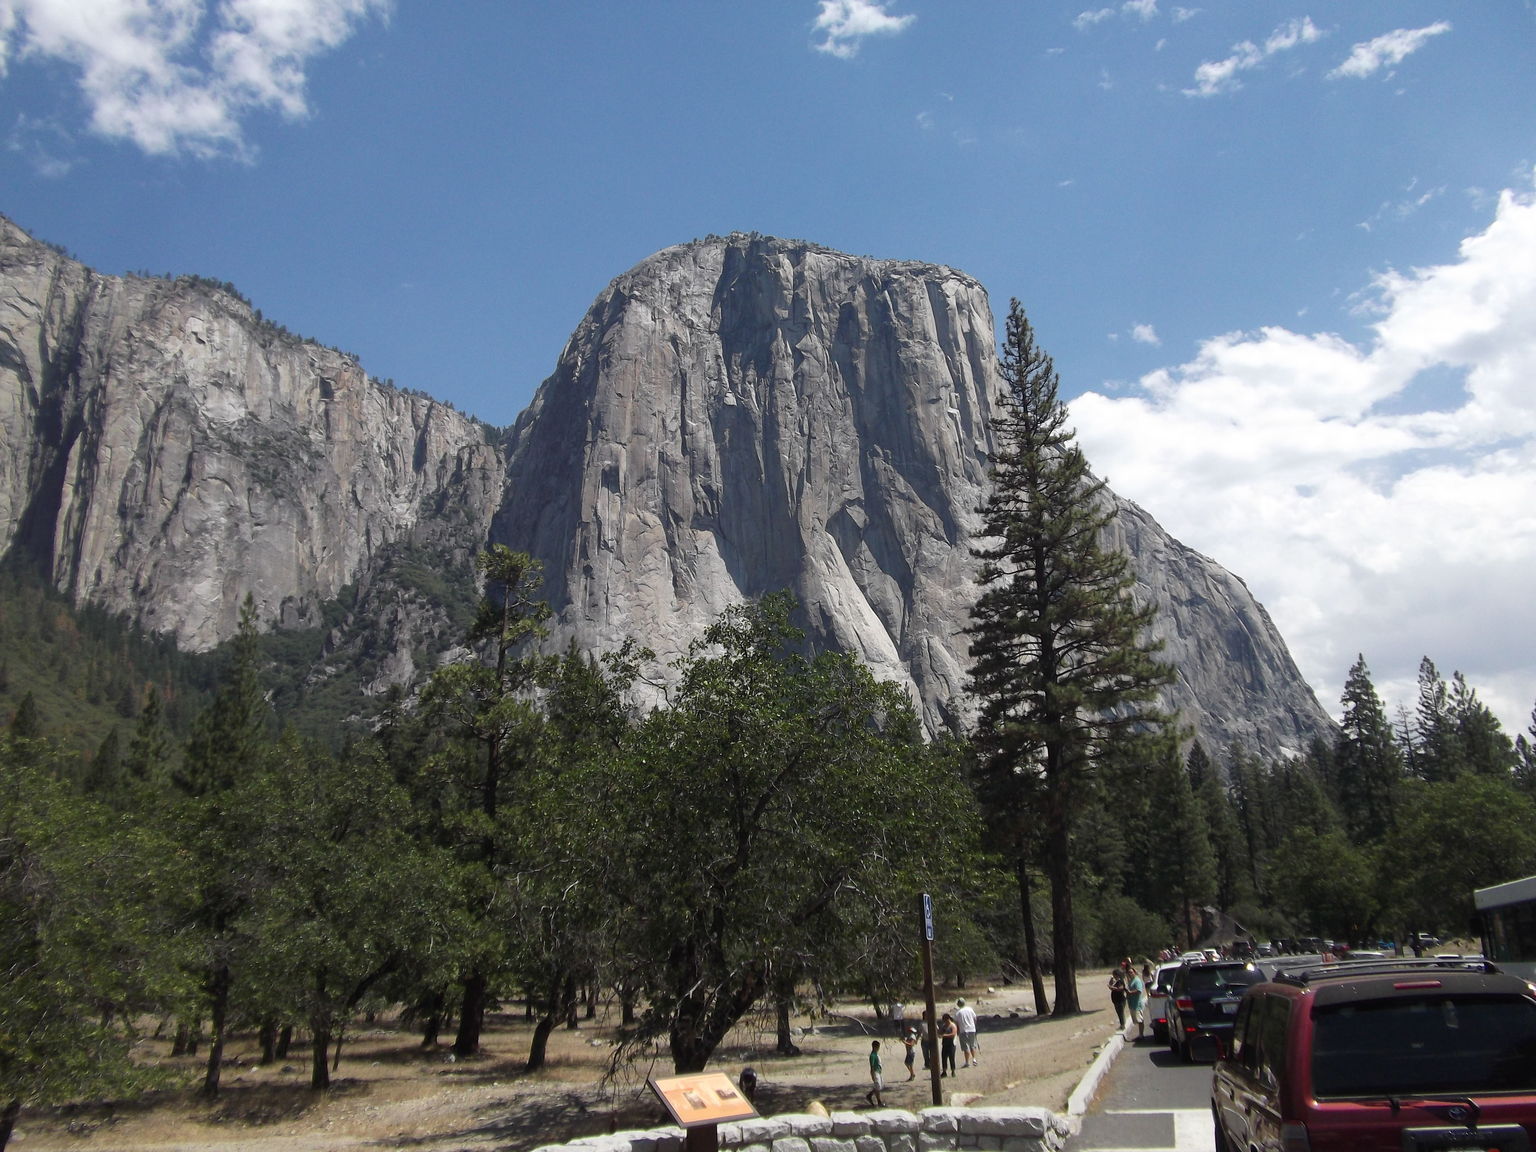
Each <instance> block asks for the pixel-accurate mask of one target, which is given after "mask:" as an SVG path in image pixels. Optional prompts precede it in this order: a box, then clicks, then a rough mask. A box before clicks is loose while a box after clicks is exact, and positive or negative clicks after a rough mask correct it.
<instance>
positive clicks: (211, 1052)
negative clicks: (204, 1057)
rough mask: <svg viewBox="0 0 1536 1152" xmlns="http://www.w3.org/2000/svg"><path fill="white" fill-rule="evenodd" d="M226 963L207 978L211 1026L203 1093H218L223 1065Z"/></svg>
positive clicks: (227, 978)
mask: <svg viewBox="0 0 1536 1152" xmlns="http://www.w3.org/2000/svg"><path fill="white" fill-rule="evenodd" d="M229 983H230V973H229V965H228V964H220V965H218V966H216V967H215V968H214V970H213V972H212V973H210V975H209V979H208V992H209V1001H210V1003H211V1006H212V1009H213V1011H212V1014H211V1015H212V1021H211V1024H212V1027H211V1029H210V1032H209V1036H208V1071H207V1073H206V1074H205V1075H204V1076H203V1095H204V1096H207V1097H210V1098H212V1097H214V1096H217V1095H218V1094H219V1076H220V1074H221V1073H222V1071H223V1065H224V1021H225V1019H226V1018H227V1017H228V1015H229Z"/></svg>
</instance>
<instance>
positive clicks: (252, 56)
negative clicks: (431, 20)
mask: <svg viewBox="0 0 1536 1152" xmlns="http://www.w3.org/2000/svg"><path fill="white" fill-rule="evenodd" d="M387 10H388V0H219V2H218V3H217V4H213V3H212V0H0V75H4V74H5V72H6V65H7V64H8V63H9V62H10V61H11V60H13V59H15V60H25V59H28V58H34V57H35V58H45V59H51V60H59V61H63V62H65V63H67V64H70V65H72V66H74V67H75V68H76V69H78V71H79V76H80V90H81V93H82V95H83V96H84V98H85V102H86V104H87V105H88V106H89V108H90V110H91V127H92V129H93V130H95V131H96V132H98V133H100V134H101V135H103V136H106V137H108V138H111V139H119V140H127V141H130V142H132V143H133V144H136V145H137V146H138V147H139V148H141V149H143V150H144V151H145V152H149V153H153V154H168V153H176V152H181V151H188V152H191V153H193V154H195V155H205V156H206V155H211V154H214V153H218V152H221V151H229V152H235V153H239V152H242V151H243V150H244V141H243V133H242V131H241V119H242V117H244V116H245V115H246V114H247V113H249V112H252V111H255V110H257V109H263V108H270V109H275V110H276V111H278V112H280V113H281V114H282V115H284V116H287V117H289V118H298V117H302V116H304V115H306V114H307V113H308V105H307V103H306V101H305V97H304V81H305V68H306V67H307V65H308V64H309V61H310V59H311V58H312V57H314V56H316V55H318V54H320V53H321V52H324V51H326V50H328V49H331V48H334V47H336V46H337V45H339V44H341V43H342V42H344V41H345V40H346V39H347V38H348V37H349V36H350V35H351V34H352V31H353V29H354V27H355V26H356V24H357V23H358V22H359V21H361V20H363V19H366V18H367V17H369V16H371V15H373V14H376V13H379V14H382V13H384V12H386V11H387Z"/></svg>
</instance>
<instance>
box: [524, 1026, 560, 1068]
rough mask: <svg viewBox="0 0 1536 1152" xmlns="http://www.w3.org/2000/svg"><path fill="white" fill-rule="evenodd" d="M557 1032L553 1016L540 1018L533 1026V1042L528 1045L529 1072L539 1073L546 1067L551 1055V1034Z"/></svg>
mask: <svg viewBox="0 0 1536 1152" xmlns="http://www.w3.org/2000/svg"><path fill="white" fill-rule="evenodd" d="M554 1030H555V1018H554V1017H553V1016H540V1017H539V1022H538V1023H537V1024H535V1025H534V1026H533V1042H532V1043H531V1044H529V1045H528V1071H529V1072H537V1071H538V1070H539V1069H540V1068H542V1067H544V1061H545V1059H546V1057H547V1056H548V1054H549V1034H550V1033H551V1032H553V1031H554Z"/></svg>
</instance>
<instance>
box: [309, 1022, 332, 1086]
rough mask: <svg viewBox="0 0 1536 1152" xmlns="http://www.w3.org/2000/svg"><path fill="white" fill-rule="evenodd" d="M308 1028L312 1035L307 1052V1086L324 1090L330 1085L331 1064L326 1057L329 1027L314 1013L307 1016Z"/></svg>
mask: <svg viewBox="0 0 1536 1152" xmlns="http://www.w3.org/2000/svg"><path fill="white" fill-rule="evenodd" d="M309 1030H310V1033H311V1035H312V1036H313V1037H314V1039H313V1041H312V1043H311V1047H310V1053H309V1086H310V1088H312V1089H313V1090H314V1091H316V1092H324V1091H326V1090H327V1089H328V1088H330V1086H331V1064H330V1061H329V1060H328V1059H326V1057H327V1056H329V1055H330V1050H331V1027H330V1025H329V1024H327V1023H325V1022H324V1021H322V1020H321V1019H320V1017H319V1016H318V1015H314V1016H311V1017H310V1018H309Z"/></svg>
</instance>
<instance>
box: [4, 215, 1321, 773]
mask: <svg viewBox="0 0 1536 1152" xmlns="http://www.w3.org/2000/svg"><path fill="white" fill-rule="evenodd" d="M995 356H996V352H995V345H994V335H993V326H992V315H991V309H990V305H989V303H988V300H987V295H986V292H985V291H984V290H983V289H982V287H981V286H980V285H979V284H978V283H977V282H976V281H974V280H972V279H971V278H969V277H967V276H965V275H963V274H962V273H959V272H956V271H954V270H952V269H948V268H944V267H939V266H935V265H928V264H918V263H911V262H901V261H885V260H871V259H865V258H860V257H852V256H847V255H844V254H841V253H837V252H833V251H830V250H828V249H825V248H820V247H817V246H815V245H811V244H804V243H798V242H792V241H780V240H772V239H767V238H763V237H759V236H746V235H733V236H730V237H726V238H717V237H711V238H708V239H706V240H701V241H696V242H694V243H691V244H684V245H680V246H678V247H675V248H669V249H667V250H665V251H663V252H660V253H658V254H657V255H655V256H653V257H651V258H650V259H648V260H646V261H644V262H642V263H641V264H640V265H638V266H637V267H636V268H634V269H632V270H631V271H630V272H628V273H626V274H625V275H623V276H621V277H619V278H618V279H616V280H615V281H614V282H613V283H612V284H611V285H610V286H609V287H608V289H607V290H605V291H604V292H603V293H602V294H601V295H600V296H599V297H598V299H597V301H596V302H595V303H594V304H593V306H592V309H591V310H590V311H589V312H588V314H587V316H586V318H585V319H584V320H583V321H582V322H581V324H580V326H579V327H578V329H577V331H576V332H575V334H574V335H573V336H572V337H571V339H570V341H569V343H568V344H567V346H566V348H565V351H564V352H563V353H562V355H561V358H560V361H559V364H558V366H557V368H556V371H555V373H554V375H552V376H551V377H550V379H549V380H548V381H546V382H545V384H544V385H543V387H542V388H541V389H540V390H539V392H538V395H537V396H536V398H535V400H534V401H533V403H532V405H531V406H530V407H529V409H528V411H527V412H525V413H524V414H523V416H522V417H521V418H520V419H519V421H518V423H517V426H516V428H515V429H514V430H513V431H512V433H511V435H510V436H509V437H507V438H506V439H505V441H504V443H499V442H496V441H497V439H498V438H497V437H496V436H495V435H492V434H491V433H490V430H488V429H487V428H486V427H485V426H483V425H481V424H479V423H478V422H476V421H474V420H472V419H470V418H468V417H465V416H462V415H460V414H459V413H457V412H455V411H453V410H452V409H451V408H449V407H447V406H446V405H442V404H438V403H436V402H434V401H432V400H430V399H427V398H425V397H422V396H420V395H417V394H409V393H404V392H400V391H397V390H395V389H393V388H387V387H384V386H382V385H380V384H378V383H377V382H376V381H373V380H371V379H370V378H368V377H367V376H366V374H365V373H364V372H363V371H362V369H361V368H360V366H359V365H358V364H357V362H356V361H355V360H354V359H353V358H352V357H349V356H347V355H345V354H343V353H340V352H337V351H335V350H333V349H329V348H324V347H321V346H319V345H316V344H313V343H310V342H307V341H301V340H298V339H296V338H294V337H292V336H290V335H288V334H287V333H285V332H282V331H281V330H279V329H275V328H273V327H272V326H271V325H268V324H264V323H262V322H261V321H260V319H259V316H258V315H257V314H256V313H254V311H253V310H252V309H251V308H250V306H249V305H248V304H246V303H245V302H244V301H243V300H240V299H239V298H238V297H237V296H234V295H232V294H231V293H229V292H227V291H224V290H222V288H221V287H220V286H217V285H211V284H210V283H208V282H206V281H201V280H196V279H189V278H183V279H180V280H175V281H167V280H154V279H141V278H135V277H128V278H119V277H109V276H101V275H98V274H96V273H93V272H91V271H90V270H88V269H86V268H84V267H83V266H82V265H80V264H78V263H77V262H75V261H72V260H69V259H67V258H66V257H64V256H63V255H61V254H60V253H58V252H57V251H56V250H54V249H52V248H49V247H48V246H46V245H42V244H39V243H37V242H35V241H33V240H31V239H30V238H29V237H27V236H26V235H25V234H24V233H22V232H21V231H20V230H19V229H16V228H15V227H14V226H13V225H11V224H10V223H9V222H8V221H4V220H3V219H0V549H4V550H5V551H6V552H8V553H10V554H12V555H17V554H21V555H25V556H26V557H28V558H29V559H31V560H32V561H33V562H35V563H37V564H38V565H39V566H40V567H41V568H43V569H44V570H45V571H46V572H47V573H48V575H49V578H50V579H51V580H52V581H53V583H54V584H55V585H56V586H58V587H59V588H61V589H63V590H65V591H67V592H69V593H70V594H71V595H72V596H73V597H74V598H75V600H76V601H77V602H84V601H93V602H97V603H101V604H104V605H106V606H108V607H110V608H112V609H115V610H122V611H126V612H128V613H130V614H131V615H132V616H134V618H136V619H137V620H139V621H140V622H142V623H144V624H145V625H147V626H149V627H152V628H155V629H157V630H161V631H169V632H174V633H175V634H176V635H177V636H178V637H179V639H180V640H181V641H182V642H183V643H184V644H186V645H189V646H192V647H207V646H209V645H212V644H214V643H217V642H218V641H220V640H223V639H226V638H228V637H229V636H230V635H231V634H232V633H233V631H234V628H235V624H236V621H237V619H238V613H239V605H240V602H241V600H243V598H244V596H245V594H246V593H247V592H250V593H252V594H253V595H254V597H255V600H256V604H257V607H258V611H259V613H260V615H261V617H262V619H263V620H264V621H265V622H267V623H270V624H272V625H274V626H280V627H298V626H305V625H309V624H313V623H315V622H316V621H318V619H319V616H320V607H321V605H322V604H323V603H325V602H327V601H329V600H331V599H332V598H334V597H336V596H337V595H338V593H340V592H341V591H342V589H344V588H351V589H353V590H354V591H355V593H356V595H355V598H354V600H353V601H351V602H352V603H353V604H354V607H353V615H354V616H356V617H359V618H361V617H365V616H366V617H367V618H368V619H367V620H362V619H357V620H352V621H351V622H350V623H349V627H350V628H351V632H350V633H345V634H344V631H345V630H338V634H337V636H336V637H335V638H334V643H333V644H332V648H333V649H334V648H344V647H345V646H346V645H347V644H348V643H349V642H359V643H360V641H357V635H358V630H359V629H361V628H365V627H366V628H371V629H372V632H371V634H370V635H371V636H372V639H370V640H369V641H368V644H369V645H371V646H372V647H373V648H374V649H375V650H376V651H375V656H376V659H373V660H372V665H373V666H374V667H375V668H376V670H375V672H374V673H372V675H374V676H375V677H376V680H375V682H372V683H371V684H369V685H366V686H365V689H366V690H368V691H378V690H380V689H381V688H382V687H384V686H386V685H387V684H388V683H409V682H411V681H412V680H413V679H414V678H417V677H419V676H420V675H421V674H422V673H423V672H424V671H426V669H425V668H423V667H420V666H419V657H420V655H421V654H422V653H423V652H429V651H434V650H438V649H440V648H441V647H442V646H443V644H444V643H446V642H451V638H449V639H448V640H445V637H447V635H448V632H449V631H451V627H450V625H449V624H448V621H447V616H446V615H445V614H444V613H442V612H441V611H439V609H440V608H441V607H442V606H441V605H434V604H433V603H432V602H431V596H430V595H429V594H428V593H427V592H423V587H425V586H427V585H430V584H431V581H422V580H416V581H415V582H414V583H413V582H412V581H410V580H407V581H405V582H404V584H402V583H401V582H399V581H395V582H391V581H389V580H388V579H386V578H385V576H386V573H387V571H388V569H389V566H390V564H391V562H392V561H391V557H394V558H395V560H399V558H400V556H401V555H402V552H401V550H402V549H407V550H408V549H417V550H418V551H416V552H412V553H411V554H410V560H411V563H414V564H417V565H418V567H417V571H420V567H419V563H420V557H421V556H422V555H430V556H431V557H432V560H431V564H432V565H435V566H436V567H437V569H438V570H440V571H442V572H444V573H467V571H468V560H469V558H471V557H472V556H473V554H474V552H475V551H476V550H478V549H480V548H483V547H484V546H485V545H486V543H487V542H491V541H494V542H500V543H506V544H508V545H510V546H512V547H514V548H518V549H522V550H526V551H529V552H532V553H533V554H534V555H536V556H538V557H540V558H541V559H542V560H543V561H544V563H545V566H546V590H547V592H548V595H549V598H550V600H551V603H552V605H553V607H554V609H555V611H556V613H557V616H556V619H555V621H554V624H555V632H554V635H553V636H552V638H551V645H552V646H560V647H563V646H564V644H565V643H566V642H567V641H569V640H570V639H573V638H574V639H575V640H576V641H577V643H578V644H580V645H582V646H583V647H587V648H593V649H599V650H601V649H606V648H610V647H613V646H616V645H617V644H619V643H621V642H622V641H623V640H624V639H625V638H626V637H630V636H633V637H634V638H635V639H637V640H639V641H640V642H642V643H645V644H648V645H649V646H651V647H652V648H653V649H654V650H656V651H657V653H658V654H659V655H660V656H662V657H663V659H666V658H670V657H674V656H676V655H679V654H680V653H682V652H683V651H684V650H686V648H687V645H688V643H689V642H690V641H691V640H692V639H694V638H695V637H697V636H698V635H699V633H700V632H701V631H702V630H703V628H704V626H705V625H706V624H707V623H709V622H710V621H711V620H712V619H714V618H715V617H716V616H717V615H718V614H719V612H720V611H721V610H722V609H724V608H725V607H727V606H729V605H731V604H734V603H738V602H740V601H742V600H744V599H747V598H749V597H754V596H757V595H760V594H762V593H764V592H767V591H772V590H776V589H780V588H788V589H790V590H791V591H793V592H794V593H795V594H796V595H797V596H798V597H799V599H800V601H801V602H802V604H803V605H804V609H805V623H806V625H807V627H808V629H809V631H810V632H811V633H812V634H813V636H814V637H815V638H816V639H817V641H818V642H821V643H832V644H836V645H838V646H839V647H842V648H845V649H847V650H850V651H853V652H856V653H858V654H859V655H860V656H861V657H863V658H864V659H865V660H866V661H867V662H868V663H869V664H870V665H871V666H872V667H873V668H874V669H875V671H876V673H877V674H878V675H880V676H882V677H886V678H889V679H894V680H898V681H900V682H902V683H904V684H905V685H907V686H908V687H909V689H910V690H911V692H912V693H913V695H914V698H915V699H916V700H917V701H919V703H920V704H921V707H922V710H923V712H924V715H925V716H926V717H927V719H928V722H929V724H930V726H932V727H934V728H938V727H942V726H944V725H946V724H948V723H951V722H954V721H955V720H957V719H960V718H962V717H963V716H964V714H965V712H966V708H965V704H964V700H963V693H962V688H963V684H964V680H965V668H966V666H967V663H968V658H967V655H966V639H965V636H964V635H963V632H962V629H963V628H964V626H965V624H966V621H967V613H968V609H969V605H970V602H971V598H972V596H973V586H972V583H971V574H972V561H971V558H970V554H969V549H968V536H969V532H970V531H971V530H972V529H973V528H974V526H975V524H976V522H977V518H976V509H977V507H978V506H979V505H980V503H981V499H982V496H983V493H984V490H985V485H986V467H987V450H988V431H987V428H988V417H989V412H990V403H991V397H992V395H993V394H994V393H995V391H996V360H995ZM1118 531H1119V532H1121V533H1122V535H1123V538H1124V542H1125V544H1126V545H1127V547H1128V548H1129V550H1130V552H1131V554H1132V556H1133V559H1134V561H1135V564H1136V567H1137V570H1138V572H1139V574H1140V587H1141V591H1142V594H1144V595H1146V596H1149V597H1150V598H1152V599H1153V600H1154V601H1155V602H1156V603H1157V604H1158V606H1159V612H1160V616H1159V622H1158V626H1157V628H1158V633H1159V635H1160V636H1162V637H1163V638H1164V639H1165V641H1166V642H1167V645H1168V648H1167V651H1168V655H1169V656H1170V657H1171V658H1173V659H1174V660H1175V661H1176V662H1177V663H1178V665H1179V669H1180V677H1179V681H1178V683H1177V684H1176V685H1175V686H1174V688H1173V689H1172V692H1171V696H1172V700H1171V702H1173V703H1175V704H1178V705H1179V706H1180V707H1181V708H1182V709H1183V710H1184V712H1185V714H1186V719H1187V720H1188V721H1189V722H1191V723H1192V724H1193V725H1194V726H1195V727H1196V728H1197V729H1198V730H1199V732H1200V734H1201V736H1202V737H1203V738H1204V739H1205V740H1206V741H1207V743H1208V744H1210V745H1211V746H1212V747H1213V748H1223V747H1225V745H1226V744H1227V743H1229V742H1231V741H1234V740H1238V741H1241V742H1243V743H1246V744H1249V745H1250V746H1252V747H1255V748H1259V749H1262V750H1264V751H1267V752H1276V751H1280V750H1297V749H1299V748H1301V747H1302V746H1303V745H1304V744H1305V741H1306V740H1307V739H1308V738H1309V737H1311V736H1313V735H1317V734H1322V733H1326V732H1327V731H1329V729H1330V722H1329V720H1328V718H1327V716H1326V714H1325V713H1324V712H1323V710H1322V709H1321V708H1320V707H1319V706H1318V705H1317V702H1316V700H1315V698H1314V697H1313V695H1312V693H1311V691H1310V690H1309V689H1308V688H1307V686H1306V684H1305V683H1304V682H1303V681H1302V679H1301V677H1300V676H1299V674H1298V673H1297V672H1296V669H1295V667H1294V665H1293V664H1292V662H1291V660H1290V657H1289V655H1288V654H1287V653H1286V651H1285V646H1284V643H1283V642H1282V641H1281V639H1280V637H1279V636H1278V634H1277V633H1276V632H1275V630H1274V628H1273V626H1272V625H1271V624H1270V622H1269V620H1268V618H1267V616H1265V614H1264V611H1263V609H1262V608H1261V607H1260V606H1259V605H1258V604H1257V603H1255V602H1254V601H1253V599H1252V597H1251V596H1249V595H1248V593H1247V589H1246V588H1245V587H1244V586H1243V585H1242V582H1241V581H1239V580H1237V579H1236V578H1235V577H1233V576H1232V575H1231V574H1230V573H1227V572H1225V571H1224V570H1223V569H1221V568H1220V567H1219V566H1218V565H1216V564H1214V563H1213V562H1211V561H1209V560H1207V559H1205V558H1204V557H1201V556H1199V555H1198V554H1196V553H1194V552H1192V551H1190V550H1189V549H1187V548H1184V547H1183V546H1182V545H1180V544H1178V543H1177V542H1176V541H1174V540H1172V539H1170V538H1169V537H1168V536H1167V535H1166V534H1165V533H1163V532H1162V530H1161V529H1160V528H1159V527H1158V526H1157V525H1156V523H1155V522H1154V521H1153V520H1152V519H1151V517H1150V516H1148V515H1147V514H1146V513H1145V512H1143V511H1141V510H1140V509H1138V508H1136V507H1135V506H1134V505H1130V504H1128V503H1124V502H1122V507H1121V519H1120V525H1119V528H1118ZM422 549H424V550H425V552H422V551H420V550H422ZM406 567H407V568H409V565H406ZM456 578H457V579H460V580H463V579H466V577H464V576H462V575H461V576H457V577H456ZM428 591H430V589H428ZM429 617H431V618H432V619H430V620H429V619H428V618H429ZM427 633H432V634H433V635H434V636H435V637H436V639H435V641H433V642H431V643H429V642H428V640H430V639H431V637H428V636H426V634H427ZM349 635H350V636H351V637H352V640H351V641H349V639H348V636H349ZM379 650H382V651H379Z"/></svg>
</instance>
